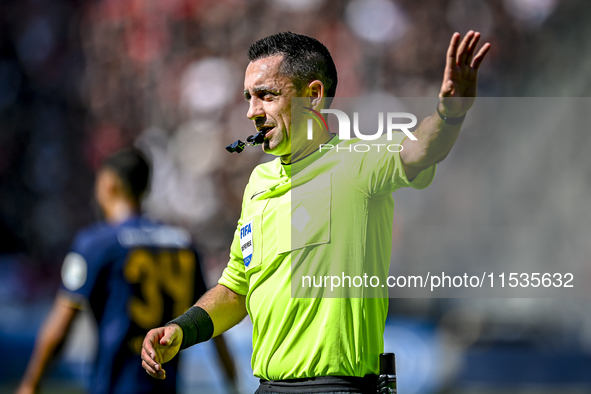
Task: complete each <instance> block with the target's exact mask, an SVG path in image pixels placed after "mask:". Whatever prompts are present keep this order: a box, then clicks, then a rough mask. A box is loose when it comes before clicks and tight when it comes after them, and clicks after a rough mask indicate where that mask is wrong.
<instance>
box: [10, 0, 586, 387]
mask: <svg viewBox="0 0 591 394" xmlns="http://www.w3.org/2000/svg"><path fill="white" fill-rule="evenodd" d="M589 20H591V3H588V2H583V1H577V0H428V1H420V2H419V1H411V0H351V1H348V0H252V1H246V0H192V1H190V0H94V1H85V0H19V1H16V0H3V1H1V2H0V349H2V356H1V357H0V393H5V392H11V390H12V389H13V388H14V387H15V385H16V383H17V381H18V379H19V378H20V376H21V374H22V372H23V371H24V367H25V365H26V361H27V359H28V356H29V354H30V351H31V349H32V346H33V341H34V336H35V334H36V331H37V329H38V328H39V325H40V324H41V321H42V320H43V318H44V317H45V315H46V313H47V312H48V310H49V307H50V305H51V301H52V298H53V296H54V294H55V291H56V289H57V287H58V284H59V272H60V267H61V262H62V259H63V257H64V256H65V254H66V253H67V250H68V247H69V244H70V242H71V240H72V237H73V235H74V234H75V232H76V231H77V230H78V229H79V228H81V227H82V226H84V225H87V224H89V223H91V222H92V221H93V220H95V219H96V211H95V209H94V208H93V204H92V188H93V172H94V170H95V169H96V168H97V166H98V164H99V163H100V162H101V160H102V159H103V158H104V157H105V156H107V155H108V154H110V153H111V152H113V151H115V150H116V149H118V148H120V147H123V146H125V145H129V144H132V143H134V144H136V145H137V146H139V147H140V148H142V149H144V150H146V151H148V152H149V153H150V155H151V156H152V158H153V160H154V164H155V170H156V171H155V176H154V181H153V188H152V194H151V196H150V197H149V199H148V200H147V201H146V210H147V212H148V213H149V214H150V215H152V216H154V217H157V218H161V219H164V220H167V221H170V222H173V223H177V224H180V225H183V226H185V227H186V228H188V229H189V230H190V231H191V232H192V233H193V235H194V236H195V239H196V240H197V243H198V245H199V247H200V250H201V252H202V254H203V256H204V261H203V265H204V269H205V270H206V272H207V275H208V277H207V281H208V282H209V284H210V285H213V284H214V283H215V282H216V280H217V278H218V277H219V275H220V273H221V271H222V270H223V268H224V266H225V264H226V256H227V253H228V247H229V244H230V240H231V237H232V234H233V231H234V228H235V224H236V220H237V218H238V216H239V212H240V201H241V198H242V191H243V187H244V185H245V184H246V182H247V177H248V175H249V174H250V171H251V169H252V168H253V167H254V166H255V165H256V164H258V163H259V162H260V161H261V160H265V159H264V158H263V156H262V155H261V153H260V152H259V150H258V149H247V150H245V152H244V153H242V154H241V155H240V156H236V155H234V156H230V155H229V154H227V153H226V152H225V150H224V146H225V145H226V144H227V143H229V142H232V141H233V140H235V139H237V138H244V137H245V136H247V135H249V134H251V132H252V125H251V123H250V121H249V120H248V119H247V118H246V116H245V114H246V110H247V104H246V103H245V102H244V100H243V97H242V78H243V72H244V69H245V67H246V65H247V59H246V50H247V48H248V46H249V45H250V44H251V43H252V42H254V41H255V40H256V39H259V38H262V37H264V36H266V35H269V34H272V33H275V32H277V31H283V30H291V31H295V32H298V33H303V34H308V35H311V36H314V37H316V38H318V39H319V40H320V41H322V42H323V43H325V44H326V45H327V47H328V48H329V50H330V51H331V53H332V54H333V57H334V59H335V62H336V64H337V67H338V70H339V79H340V83H339V88H338V95H339V96H343V97H347V96H357V97H359V96H364V95H374V94H376V93H379V94H382V95H389V96H397V97H435V96H436V95H437V93H438V91H439V86H440V83H441V74H442V70H443V65H444V55H445V50H446V47H447V44H448V42H449V38H450V36H451V34H452V33H453V32H454V31H460V32H462V33H465V32H466V31H467V30H468V29H476V30H479V31H481V32H482V34H483V41H482V42H485V41H489V42H491V43H492V45H493V48H492V50H491V53H490V54H489V56H488V58H487V59H486V61H485V63H484V65H483V67H482V69H481V77H480V84H479V89H480V91H479V94H480V95H481V96H490V97H498V96H500V97H514V96H527V97H529V96H549V97H565V96H568V97H587V96H589V92H591V48H590V46H591V41H590V40H589V39H588V38H589V37H591V24H589ZM587 102H588V101H587ZM554 131H555V133H550V134H547V133H546V134H544V136H548V137H549V138H550V139H552V141H571V143H568V144H566V145H565V144H563V145H561V146H562V147H561V149H560V151H559V152H558V153H559V154H560V160H559V161H558V162H553V165H554V167H552V168H553V172H551V174H552V175H553V176H556V175H562V177H561V178H560V180H561V182H560V183H559V185H558V186H557V185H556V184H553V183H552V181H551V180H550V179H548V178H549V176H548V168H547V167H545V163H546V162H545V161H544V157H546V155H547V153H545V152H544V149H545V148H547V147H548V144H543V143H542V144H535V146H532V147H531V149H530V146H529V145H528V144H527V143H522V144H511V143H509V142H507V143H505V144H503V145H502V153H501V154H499V152H500V151H499V152H491V151H490V150H489V151H487V152H486V155H485V154H484V153H483V152H484V151H486V150H487V147H486V145H485V146H483V145H482V143H481V142H479V141H480V140H479V137H478V135H477V130H472V131H471V132H470V134H469V135H468V136H466V135H464V136H463V137H464V139H463V140H462V141H460V143H459V144H458V146H457V147H456V149H454V151H453V152H452V155H450V158H448V160H447V161H446V162H444V164H442V165H441V167H440V174H439V176H438V177H437V178H436V180H435V183H434V185H433V186H432V187H431V188H429V189H427V190H425V191H422V192H414V191H403V192H400V195H399V198H398V199H397V205H398V210H397V212H396V217H395V228H397V229H398V231H395V234H396V236H395V239H394V243H395V245H397V246H396V247H397V249H395V253H394V258H395V261H396V264H412V263H413V259H417V258H419V257H417V256H425V255H426V253H427V252H425V245H421V244H420V243H416V242H413V238H412V234H422V233H424V231H427V230H428V231H430V232H429V234H430V238H429V239H430V240H431V241H432V242H435V241H434V240H436V243H437V246H438V247H437V248H436V249H433V250H435V251H437V253H443V254H444V258H446V259H456V260H457V261H458V262H459V263H460V264H471V265H476V266H478V265H481V266H482V271H487V270H488V271H490V270H491V269H492V268H494V264H495V262H494V260H493V261H491V259H490V258H485V256H489V255H490V248H492V247H497V246H501V245H506V243H505V241H506V238H507V237H508V236H512V235H515V236H516V237H517V238H514V237H512V238H513V239H514V241H513V243H512V244H511V245H512V247H511V248H509V249H508V250H507V253H506V254H505V258H506V259H507V260H510V259H520V258H527V259H532V258H533V259H539V260H540V261H541V262H543V263H544V264H547V265H548V266H552V261H554V260H555V259H559V258H571V259H577V261H579V262H580V264H585V265H589V264H590V263H591V261H590V259H589V255H590V252H591V248H590V247H589V246H587V244H588V243H589V242H588V238H589V230H591V229H590V228H589V223H591V220H590V219H591V218H590V212H589V204H585V202H586V201H587V200H588V195H589V192H590V191H591V161H590V160H589V159H588V157H589V155H588V154H587V152H588V151H589V150H590V149H591V138H590V137H589V136H588V134H589V132H588V130H587V129H584V128H583V129H576V130H566V131H565V130H554ZM508 132H509V133H510V131H508ZM532 132H534V133H535V130H533V131H532ZM559 133H560V134H559ZM465 134H467V133H465ZM548 143H549V142H548ZM493 154H496V157H495V159H496V161H494V162H493V161H492V160H479V158H481V157H483V156H485V157H489V158H490V157H491V155H493ZM509 158H514V160H515V161H514V162H513V163H514V164H516V166H514V167H508V166H506V165H505V166H501V165H499V166H495V165H494V163H495V162H498V163H499V164H500V163H502V162H504V161H506V160H508V159H509ZM515 158H516V159H515ZM520 160H522V161H520ZM525 161H527V162H528V163H529V164H528V166H523V167H522V166H521V164H523V163H524V162H525ZM515 167H517V169H516V168H515ZM524 171H527V173H525V174H524ZM554 179H555V178H554ZM465 187H470V189H469V191H468V192H467V191H466V188H465ZM504 187H505V188H506V189H503V188H504ZM492 189H495V193H490V192H491V190H492ZM491 196H492V197H491ZM565 198H566V199H565ZM557 201H563V202H564V204H562V205H561V207H562V208H561V210H558V211H557V210H549V209H548V208H549V207H555V205H556V202H557ZM524 207H525V208H527V209H526V210H525V211H524V210H523V208H524ZM458 218H460V219H461V220H460V222H459V225H460V226H462V227H461V230H460V231H450V227H448V226H449V225H450V223H456V226H457V225H458V222H457V221H456V220H457V219H458ZM471 218H476V219H475V220H472V219H471ZM483 218H484V219H483ZM487 218H488V219H487ZM533 218H535V219H533ZM487 220H488V221H487ZM524 221H525V224H526V225H525V226H524ZM478 226H481V227H478ZM474 228H477V229H479V230H482V228H486V229H488V230H489V231H487V232H486V234H487V237H486V239H480V240H479V242H466V243H464V242H462V241H463V238H462V237H461V235H466V234H470V233H471V232H472V229H474ZM500 229H502V230H503V231H499V230H500ZM536 229H537V230H540V229H544V230H543V231H542V230H540V231H537V230H536ZM453 230H458V227H453ZM505 230H506V231H505ZM507 231H509V232H510V233H507ZM508 234H509V235H508ZM429 250H431V249H429ZM564 250H568V251H569V253H568V254H567V255H566V257H565V255H564V254H562V253H560V251H564ZM413 256H415V257H413ZM249 330H250V329H249V322H243V323H242V324H241V325H240V326H239V327H237V328H235V329H233V330H231V331H230V332H229V339H230V344H231V345H232V350H233V351H234V353H235V355H236V356H237V360H238V364H239V366H240V369H241V383H242V388H243V390H244V392H245V393H248V392H252V391H254V389H253V388H254V387H256V379H254V378H252V377H250V376H249V375H250V366H249V362H250V361H249V357H250V331H249ZM92 333H93V327H92V324H91V320H90V319H89V318H88V316H86V317H83V318H81V319H80V321H79V323H78V329H77V330H76V335H74V337H73V338H72V340H71V341H70V343H69V345H68V346H67V347H66V349H65V350H64V352H63V356H62V358H61V359H60V360H61V361H60V362H58V363H56V365H55V367H54V368H53V369H52V372H51V374H50V375H49V376H48V377H47V379H46V380H45V382H46V385H45V386H44V387H45V388H46V391H45V392H60V393H67V392H72V393H76V392H81V390H82V388H83V387H84V384H85V377H86V375H87V373H88V368H89V365H88V362H89V359H90V358H91V356H92V352H93V343H92ZM208 346H209V345H207V344H205V345H200V346H199V347H197V349H194V350H191V351H189V352H187V355H186V356H185V364H184V365H185V367H184V368H185V369H184V371H185V373H184V374H183V383H182V387H183V392H184V393H207V392H212V393H215V392H222V391H223V388H222V387H223V383H222V382H220V381H219V378H218V374H217V372H216V364H215V358H214V359H213V361H212V362H208V361H207V359H208V358H210V357H213V356H211V355H212V354H213V353H212V352H211V350H210V349H209V347H208ZM386 348H387V350H395V351H396V353H397V355H398V363H399V374H400V375H401V377H400V380H401V383H400V384H401V386H400V389H401V391H402V392H403V393H404V394H410V393H448V392H455V393H533V392H536V393H546V392H548V393H549V392H552V393H583V392H585V393H589V392H591V308H590V306H589V303H588V300H585V299H571V300H559V299H469V300H467V299H396V300H392V302H391V318H390V319H389V322H388V328H387V332H386ZM210 377H213V378H210Z"/></svg>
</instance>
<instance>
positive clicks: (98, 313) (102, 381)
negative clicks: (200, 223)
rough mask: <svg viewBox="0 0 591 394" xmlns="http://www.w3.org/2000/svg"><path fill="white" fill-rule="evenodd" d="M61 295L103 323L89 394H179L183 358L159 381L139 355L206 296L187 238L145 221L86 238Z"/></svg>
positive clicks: (95, 229) (66, 268)
mask: <svg viewBox="0 0 591 394" xmlns="http://www.w3.org/2000/svg"><path fill="white" fill-rule="evenodd" d="M62 290H63V291H65V292H66V295H67V296H68V297H69V298H70V299H72V300H73V301H74V302H76V303H78V304H81V305H82V303H84V302H87V303H88V304H89V305H90V308H91V309H92V311H93V313H94V316H95V317H96V320H97V323H98V335H99V346H98V353H97V358H96V361H95V367H94V369H93V375H92V380H91V382H90V383H91V384H90V392H91V393H93V394H106V393H113V394H117V393H126V394H130V393H136V394H140V393H174V392H175V391H176V378H177V369H178V365H177V363H178V357H175V358H174V359H173V360H171V361H170V362H168V363H167V364H166V365H165V369H166V379H165V380H158V379H154V378H152V377H150V376H149V375H148V374H147V373H146V372H145V370H144V369H143V368H142V365H141V358H140V351H141V344H142V341H143V339H144V336H145V335H146V333H147V332H148V331H149V330H150V329H152V328H155V327H160V326H163V325H164V324H165V323H166V322H168V321H170V320H171V319H173V318H174V317H176V316H178V315H180V314H182V313H184V312H185V311H186V310H187V309H188V308H190V307H191V306H192V305H193V304H194V303H195V301H196V300H197V298H198V297H199V296H200V295H201V294H203V293H204V292H205V290H206V289H205V284H204V282H203V277H202V274H201V269H200V265H199V260H198V257H197V254H196V252H195V250H194V248H193V247H192V243H191V238H190V236H189V234H188V232H186V231H185V230H183V229H180V228H178V227H172V226H168V225H163V224H160V223H155V222H153V221H151V220H149V219H146V218H140V217H134V218H132V219H129V220H127V221H125V222H123V223H121V224H119V225H116V226H111V225H108V224H105V223H101V224H98V225H95V226H92V227H89V228H87V229H85V230H82V231H80V232H79V233H78V235H77V237H76V239H75V241H74V243H73V245H72V250H71V252H70V253H69V254H68V255H67V256H66V259H65V260H64V265H63V267H62Z"/></svg>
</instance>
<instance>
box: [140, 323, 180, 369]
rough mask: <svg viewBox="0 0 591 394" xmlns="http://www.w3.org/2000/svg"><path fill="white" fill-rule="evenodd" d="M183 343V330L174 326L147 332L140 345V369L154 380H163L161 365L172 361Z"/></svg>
mask: <svg viewBox="0 0 591 394" xmlns="http://www.w3.org/2000/svg"><path fill="white" fill-rule="evenodd" d="M182 342H183V330H182V329H181V328H180V327H179V326H177V325H176V324H173V325H169V326H165V327H159V328H155V329H153V330H150V331H148V333H147V334H146V337H145V338H144V342H143V343H142V367H143V368H144V369H145V370H146V372H147V373H148V374H149V375H150V376H152V377H154V378H156V379H165V378H166V371H165V370H164V368H162V364H164V363H166V362H168V361H170V360H172V358H173V357H174V356H176V354H177V353H178V352H179V350H180V347H181V344H182Z"/></svg>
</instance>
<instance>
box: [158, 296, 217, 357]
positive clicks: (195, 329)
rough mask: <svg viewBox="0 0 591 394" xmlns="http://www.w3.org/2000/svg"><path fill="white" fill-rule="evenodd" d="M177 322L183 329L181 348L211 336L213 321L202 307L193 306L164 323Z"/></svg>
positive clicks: (203, 340)
mask: <svg viewBox="0 0 591 394" xmlns="http://www.w3.org/2000/svg"><path fill="white" fill-rule="evenodd" d="M170 324H177V325H178V326H179V327H180V328H181V329H182V330H183V343H181V349H180V350H183V349H186V348H188V347H190V346H193V345H195V344H197V343H201V342H205V341H207V340H209V339H210V338H211V337H212V336H213V321H212V320H211V317H210V316H209V314H208V313H207V312H205V310H204V309H203V308H200V307H198V306H193V307H191V308H189V310H188V311H186V312H185V313H183V314H182V315H180V316H179V317H177V318H176V319H174V320H171V321H169V322H168V323H166V325H167V326H168V325H170Z"/></svg>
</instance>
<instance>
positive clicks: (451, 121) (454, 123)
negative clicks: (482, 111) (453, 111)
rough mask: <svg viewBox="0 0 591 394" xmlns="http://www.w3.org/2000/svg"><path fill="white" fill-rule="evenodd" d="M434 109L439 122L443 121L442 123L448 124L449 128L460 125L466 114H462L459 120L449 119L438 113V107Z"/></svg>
mask: <svg viewBox="0 0 591 394" xmlns="http://www.w3.org/2000/svg"><path fill="white" fill-rule="evenodd" d="M435 109H436V110H437V115H439V117H440V118H441V120H443V123H445V124H448V125H450V126H456V125H459V124H460V123H462V122H463V121H464V118H465V117H466V114H464V115H462V116H460V117H459V118H449V117H447V116H443V114H442V113H441V112H439V106H437V107H436V108H435Z"/></svg>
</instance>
